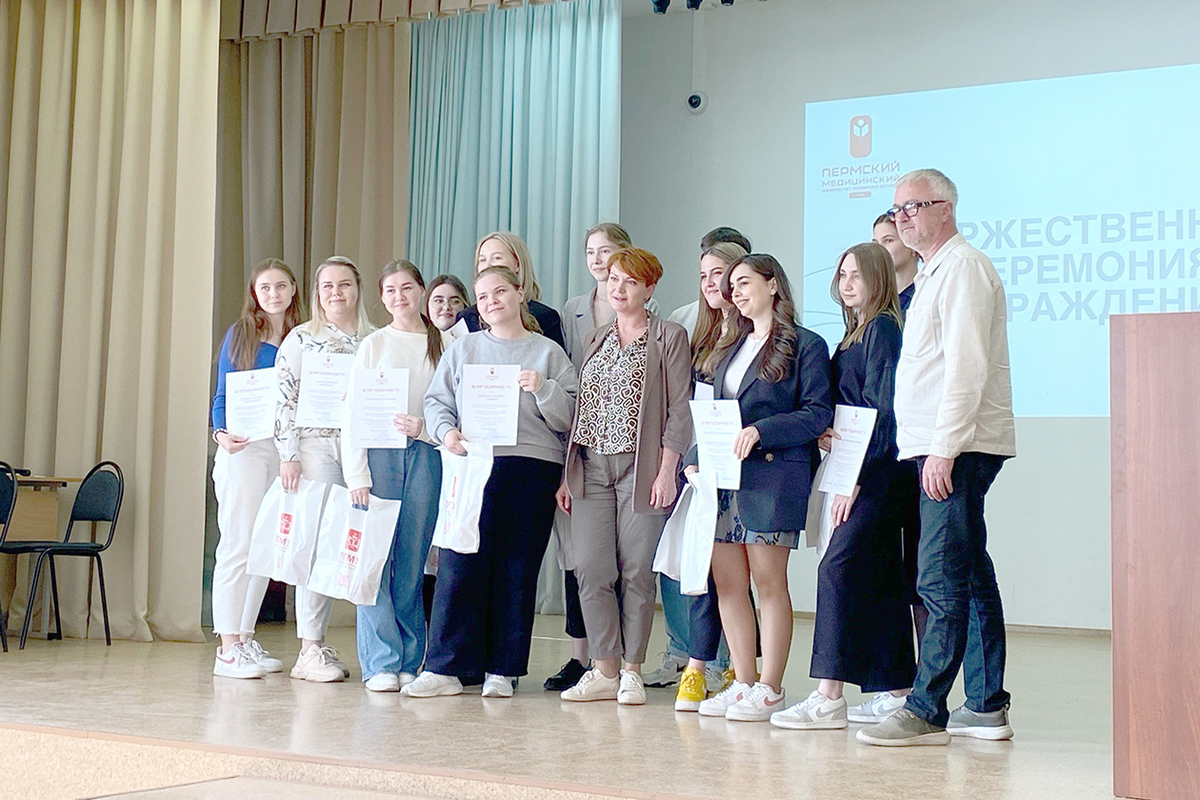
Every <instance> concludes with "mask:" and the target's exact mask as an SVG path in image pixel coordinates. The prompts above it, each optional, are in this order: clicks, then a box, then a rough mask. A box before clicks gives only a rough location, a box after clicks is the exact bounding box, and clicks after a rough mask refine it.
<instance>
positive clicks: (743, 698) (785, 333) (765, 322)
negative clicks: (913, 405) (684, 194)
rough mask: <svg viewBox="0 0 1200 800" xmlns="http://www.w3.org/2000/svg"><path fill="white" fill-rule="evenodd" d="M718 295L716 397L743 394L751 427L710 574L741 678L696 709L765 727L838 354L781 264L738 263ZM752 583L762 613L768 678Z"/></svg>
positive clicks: (781, 662)
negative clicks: (809, 320)
mask: <svg viewBox="0 0 1200 800" xmlns="http://www.w3.org/2000/svg"><path fill="white" fill-rule="evenodd" d="M721 294H722V296H724V297H725V299H726V300H727V301H729V302H730V303H732V304H733V305H734V306H735V307H736V308H737V310H738V317H737V318H736V320H734V324H732V325H731V326H730V331H729V334H728V336H727V338H726V341H727V342H729V344H728V347H727V348H726V349H725V351H724V355H723V356H722V357H721V362H720V363H719V364H718V365H717V369H716V373H715V374H714V376H713V393H714V395H715V397H716V399H718V400H720V399H723V398H730V399H735V398H736V400H737V402H738V407H739V409H740V411H741V420H742V423H741V424H742V425H743V426H744V427H743V428H742V429H741V431H740V432H739V433H738V434H737V436H736V438H735V439H734V444H733V453H732V456H733V458H736V459H737V460H738V461H739V462H741V463H740V488H739V489H736V490H721V491H720V492H719V493H718V516H717V532H716V544H715V546H714V547H713V555H712V573H713V580H714V581H715V582H716V586H717V601H718V603H719V604H720V609H721V627H722V628H723V629H724V631H725V638H726V640H727V641H728V642H729V653H730V655H731V656H732V658H733V667H734V671H735V673H736V680H734V682H733V683H731V684H730V685H729V686H728V687H726V688H725V689H724V690H723V691H721V692H720V693H718V694H717V695H716V696H715V697H711V698H709V699H707V700H705V701H703V702H702V703H700V709H699V711H700V713H701V714H702V715H704V716H712V717H720V716H723V717H725V718H726V719H731V720H743V721H766V720H767V719H769V718H770V716H771V714H772V712H774V711H775V710H776V709H778V708H780V704H781V703H782V702H783V699H784V695H783V672H784V669H785V668H786V666H787V657H788V648H789V647H790V646H791V641H792V601H791V597H790V596H789V594H788V585H787V562H788V556H789V555H791V551H792V550H793V549H795V548H796V546H797V545H798V544H799V541H800V531H801V530H802V529H803V528H804V524H805V520H806V517H807V512H808V493H809V486H810V485H811V484H812V479H813V475H814V473H815V472H816V468H817V462H818V460H819V456H818V453H817V439H818V437H820V436H821V434H822V433H824V431H825V429H826V428H828V427H829V424H830V423H831V422H832V421H833V407H832V405H831V404H830V398H829V351H828V350H827V348H826V346H825V341H824V340H823V339H822V338H821V337H820V336H818V335H817V334H815V333H813V332H812V331H810V330H808V329H806V328H802V327H800V326H799V325H797V324H796V319H795V307H794V306H793V304H792V295H791V287H790V285H789V284H788V279H787V275H786V274H785V273H784V271H783V267H781V266H780V265H779V262H778V261H776V260H775V258H774V257H772V256H769V255H764V254H751V255H748V256H744V257H743V258H741V259H739V260H737V261H736V262H734V263H733V264H732V265H730V268H729V270H728V271H727V272H726V273H725V276H724V278H723V279H722V284H721ZM689 469H694V467H689ZM706 469H707V467H706ZM751 580H753V581H754V585H755V587H756V588H757V590H758V601H759V607H760V608H761V609H762V674H761V675H760V674H759V673H758V671H757V670H756V668H755V657H754V654H755V630H754V627H755V626H754V610H753V608H752V606H751V604H750V596H749V587H750V581H751Z"/></svg>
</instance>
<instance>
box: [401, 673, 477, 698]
mask: <svg viewBox="0 0 1200 800" xmlns="http://www.w3.org/2000/svg"><path fill="white" fill-rule="evenodd" d="M462 690H463V685H462V683H461V682H460V681H459V680H458V678H456V677H454V676H453V675H438V674H437V673H436V672H430V671H429V670H425V671H424V672H422V673H421V674H420V675H418V676H417V677H416V679H415V680H413V681H412V682H411V683H409V684H407V685H406V686H404V688H402V689H401V690H400V694H402V695H405V696H406V697H443V696H448V695H452V694H462Z"/></svg>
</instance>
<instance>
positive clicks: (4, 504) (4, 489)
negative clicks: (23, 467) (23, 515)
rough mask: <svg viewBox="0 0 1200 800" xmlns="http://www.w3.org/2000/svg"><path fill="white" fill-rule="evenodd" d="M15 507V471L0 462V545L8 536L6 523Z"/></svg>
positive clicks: (3, 462)
mask: <svg viewBox="0 0 1200 800" xmlns="http://www.w3.org/2000/svg"><path fill="white" fill-rule="evenodd" d="M16 507H17V471H16V470H15V469H13V468H12V466H11V465H9V464H8V463H7V462H5V461H0V544H3V543H4V539H5V537H7V536H8V523H9V522H10V521H11V520H12V513H13V509H14V508H16Z"/></svg>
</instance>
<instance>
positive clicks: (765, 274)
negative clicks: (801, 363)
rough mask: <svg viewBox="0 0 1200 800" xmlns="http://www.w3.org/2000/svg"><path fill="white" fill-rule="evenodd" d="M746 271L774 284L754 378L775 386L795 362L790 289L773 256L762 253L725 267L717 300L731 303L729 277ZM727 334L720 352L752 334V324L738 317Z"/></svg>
mask: <svg viewBox="0 0 1200 800" xmlns="http://www.w3.org/2000/svg"><path fill="white" fill-rule="evenodd" d="M742 266H744V267H747V268H749V269H751V270H753V271H754V272H756V273H758V274H759V275H761V276H762V278H763V280H765V281H770V280H772V279H774V281H775V299H774V301H773V302H772V304H771V332H770V333H769V334H767V341H766V342H764V343H763V347H762V352H761V353H760V355H761V357H762V360H761V361H760V362H759V365H758V377H759V378H761V379H762V380H764V381H767V382H768V383H778V382H779V381H781V380H783V379H784V378H786V377H787V376H788V375H790V374H791V371H792V364H793V362H795V360H796V347H797V343H798V341H799V336H798V334H797V333H796V306H795V304H794V303H793V302H792V286H791V284H790V283H788V279H787V274H786V273H785V272H784V271H783V267H781V266H780V265H779V262H778V261H776V260H775V256H771V255H767V254H766V253H751V254H750V255H748V256H742V257H741V258H739V259H738V260H737V261H735V262H733V263H732V264H730V265H729V269H727V270H726V271H725V275H724V276H722V278H721V296H722V297H724V298H725V300H726V301H728V302H730V303H732V302H733V284H732V283H731V282H730V277H731V276H732V275H733V272H734V270H736V269H737V268H738V267H742ZM731 323H732V324H731V325H730V326H729V330H728V331H726V332H725V335H724V336H722V337H721V341H720V343H719V345H720V346H721V347H722V349H723V350H724V349H725V348H728V347H731V346H733V344H735V343H736V342H738V341H740V340H741V339H743V338H745V337H746V336H749V335H750V334H751V333H753V331H754V323H753V322H752V321H751V320H749V319H747V318H746V317H743V316H742V315H741V314H738V316H737V317H736V318H735V319H733V320H731Z"/></svg>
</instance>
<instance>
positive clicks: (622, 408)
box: [575, 322, 646, 456]
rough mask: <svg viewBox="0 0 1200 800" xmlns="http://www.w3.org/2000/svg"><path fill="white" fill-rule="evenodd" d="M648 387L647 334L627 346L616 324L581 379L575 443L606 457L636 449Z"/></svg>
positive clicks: (588, 363) (584, 367)
mask: <svg viewBox="0 0 1200 800" xmlns="http://www.w3.org/2000/svg"><path fill="white" fill-rule="evenodd" d="M645 384H646V331H643V332H642V335H641V336H639V337H638V338H636V339H634V340H633V341H632V342H630V343H629V344H627V345H626V346H625V347H622V346H621V335H620V334H619V333H618V332H617V325H616V323H615V322H614V323H613V324H612V327H611V328H610V329H609V331H608V333H607V334H605V336H604V341H602V342H601V343H600V347H599V349H598V350H596V354H595V355H593V356H592V358H591V360H589V361H588V362H587V363H586V364H584V365H583V372H582V373H580V376H579V422H578V425H577V426H576V428H575V443H576V444H579V445H583V446H584V447H590V448H592V449H593V450H595V451H596V452H597V453H599V454H601V455H606V456H612V455H617V454H618V453H632V452H635V451H636V450H637V438H638V437H637V433H638V412H639V410H640V409H641V407H642V389H643V387H644V386H645Z"/></svg>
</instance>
